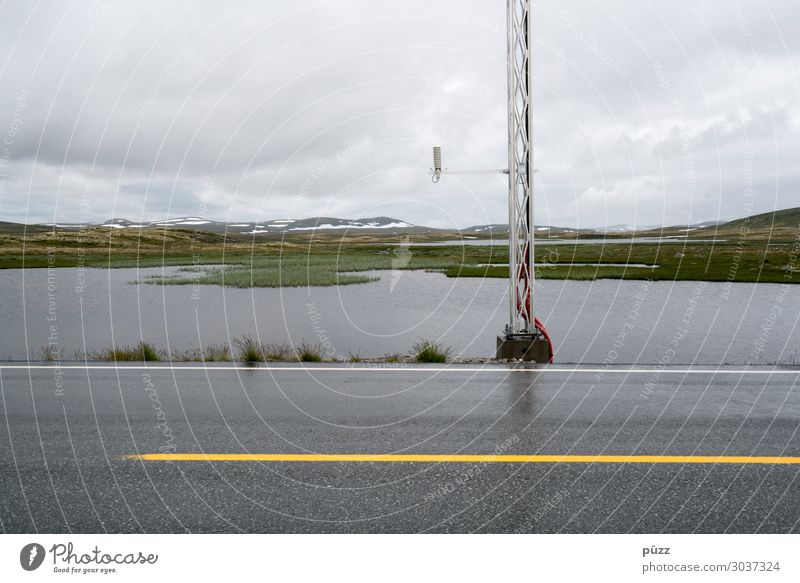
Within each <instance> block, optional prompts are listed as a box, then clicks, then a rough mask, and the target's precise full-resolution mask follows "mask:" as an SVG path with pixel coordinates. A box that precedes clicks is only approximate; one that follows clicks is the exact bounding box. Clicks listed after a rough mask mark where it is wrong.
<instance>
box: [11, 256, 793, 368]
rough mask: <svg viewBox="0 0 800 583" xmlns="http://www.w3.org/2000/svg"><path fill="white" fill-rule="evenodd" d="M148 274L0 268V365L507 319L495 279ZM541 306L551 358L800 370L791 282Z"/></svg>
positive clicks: (643, 289)
mask: <svg viewBox="0 0 800 583" xmlns="http://www.w3.org/2000/svg"><path fill="white" fill-rule="evenodd" d="M173 271H174V268H169V269H165V270H162V269H160V268H157V269H140V270H137V269H89V270H84V271H79V270H78V269H74V268H65V269H55V270H51V272H50V273H49V274H48V271H47V270H46V269H29V270H19V269H6V270H0V331H1V334H2V335H1V336H0V358H2V359H26V358H27V359H30V360H38V359H40V358H41V355H42V349H41V347H42V346H43V345H45V344H47V343H48V342H50V341H51V340H54V341H55V343H56V345H57V346H58V348H59V350H60V351H61V354H62V357H63V358H65V359H71V358H73V357H74V354H75V353H76V352H83V351H84V350H87V351H93V350H99V349H103V348H107V347H110V346H111V345H112V344H113V343H116V344H118V345H120V344H132V343H135V342H137V341H139V340H140V339H145V340H147V341H149V342H152V343H154V344H156V345H158V346H160V347H166V346H168V345H169V346H172V347H174V348H175V349H176V350H178V351H185V350H188V349H193V348H197V347H199V346H200V345H202V344H207V343H209V342H216V343H224V342H229V341H230V340H231V339H232V338H235V337H237V336H241V335H245V334H249V335H253V336H258V337H260V338H261V340H263V341H265V342H293V343H299V342H301V341H303V340H305V341H307V342H320V341H323V342H325V345H326V346H327V348H328V350H329V352H330V354H331V355H333V356H338V357H347V356H348V354H349V353H360V354H361V355H362V356H382V355H383V354H385V353H396V352H406V351H408V349H409V347H410V346H411V344H412V343H413V342H414V341H416V340H418V339H419V338H423V337H424V338H430V339H433V340H439V341H441V342H443V343H445V344H447V345H449V346H451V347H452V348H453V350H454V354H455V355H457V356H490V355H492V354H493V352H494V346H495V337H496V335H497V334H498V333H499V332H500V331H501V330H502V329H503V326H504V325H505V323H506V320H507V318H508V301H507V285H506V282H505V281H504V280H500V279H485V280H482V279H466V278H464V279H458V278H452V279H451V278H446V277H444V276H443V275H441V274H437V273H425V272H421V271H396V272H391V271H383V272H376V275H378V276H380V278H381V279H380V281H376V282H373V283H369V284H363V285H351V286H343V287H341V288H336V287H327V288H284V289H232V288H222V287H218V286H191V285H188V286H158V285H137V284H135V283H132V282H134V281H135V280H138V279H141V278H144V277H146V276H148V275H153V274H161V273H171V272H173ZM536 293H537V296H536V298H537V306H538V312H539V315H540V317H541V318H542V319H543V321H544V322H545V323H546V324H547V326H548V328H549V329H550V332H551V334H552V336H553V338H554V340H555V343H556V362H558V363H609V364H612V363H614V364H654V363H663V364H687V363H698V364H712V365H713V364H723V363H731V364H742V363H748V362H750V363H761V364H773V363H783V364H798V363H800V327H799V326H798V320H799V319H800V287H798V286H789V285H780V284H730V283H705V282H675V283H673V282H653V283H650V282H645V281H617V280H600V281H594V282H584V281H543V282H540V283H539V284H538V286H537V292H536Z"/></svg>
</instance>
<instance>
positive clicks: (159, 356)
mask: <svg viewBox="0 0 800 583" xmlns="http://www.w3.org/2000/svg"><path fill="white" fill-rule="evenodd" d="M450 354H451V349H450V347H448V346H444V345H442V344H440V343H438V342H434V341H431V340H428V339H425V338H423V339H420V340H419V341H417V342H415V343H414V344H413V345H412V346H411V349H410V351H409V352H408V353H407V354H387V355H384V356H382V357H369V358H367V357H364V356H362V355H361V354H349V355H347V356H340V355H335V354H330V353H329V352H328V349H327V348H326V346H325V345H323V344H320V343H311V342H306V341H305V340H304V341H302V342H300V343H299V344H295V345H291V344H287V343H282V342H263V341H261V340H259V339H257V338H253V337H252V336H240V337H237V338H234V339H233V340H232V341H231V344H230V345H227V344H208V345H206V346H204V347H203V348H202V349H200V348H196V349H191V350H177V349H175V348H170V349H165V348H160V347H157V346H155V345H154V344H152V343H150V342H145V341H140V342H137V343H136V344H134V345H130V346H128V345H116V346H110V347H108V348H104V349H102V350H95V351H92V352H87V353H76V354H74V355H73V356H74V360H76V361H98V362H131V361H138V362H158V361H165V362H238V363H243V364H258V363H262V362H349V363H369V362H389V363H409V362H419V363H444V362H448V361H450V360H451V359H450ZM41 359H42V360H43V361H47V362H60V361H62V360H64V359H65V357H64V355H62V354H59V353H58V352H56V351H54V350H53V349H52V347H50V346H49V345H45V346H42V352H41Z"/></svg>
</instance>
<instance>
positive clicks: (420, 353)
mask: <svg viewBox="0 0 800 583" xmlns="http://www.w3.org/2000/svg"><path fill="white" fill-rule="evenodd" d="M411 352H412V354H413V355H414V360H416V361H417V362H447V358H448V357H449V356H450V347H446V346H443V345H442V344H440V343H438V342H431V341H430V340H426V339H424V338H423V339H422V340H420V341H419V342H415V343H414V344H413V345H412V346H411Z"/></svg>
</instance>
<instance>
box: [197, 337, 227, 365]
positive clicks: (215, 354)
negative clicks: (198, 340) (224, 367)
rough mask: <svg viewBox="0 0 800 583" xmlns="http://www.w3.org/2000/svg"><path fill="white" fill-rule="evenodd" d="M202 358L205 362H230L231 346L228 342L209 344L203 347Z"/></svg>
mask: <svg viewBox="0 0 800 583" xmlns="http://www.w3.org/2000/svg"><path fill="white" fill-rule="evenodd" d="M202 360H203V361H205V362H230V361H231V360H232V358H231V347H230V346H228V345H227V344H214V343H213V342H212V343H211V344H207V345H206V346H205V348H203V354H202Z"/></svg>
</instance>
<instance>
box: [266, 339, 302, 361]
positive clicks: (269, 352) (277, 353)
mask: <svg viewBox="0 0 800 583" xmlns="http://www.w3.org/2000/svg"><path fill="white" fill-rule="evenodd" d="M262 348H263V351H264V358H266V359H267V360H278V361H287V360H294V359H293V358H292V355H293V352H292V347H291V346H289V345H288V344H283V343H277V342H276V343H271V344H265V345H263V347H262Z"/></svg>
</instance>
